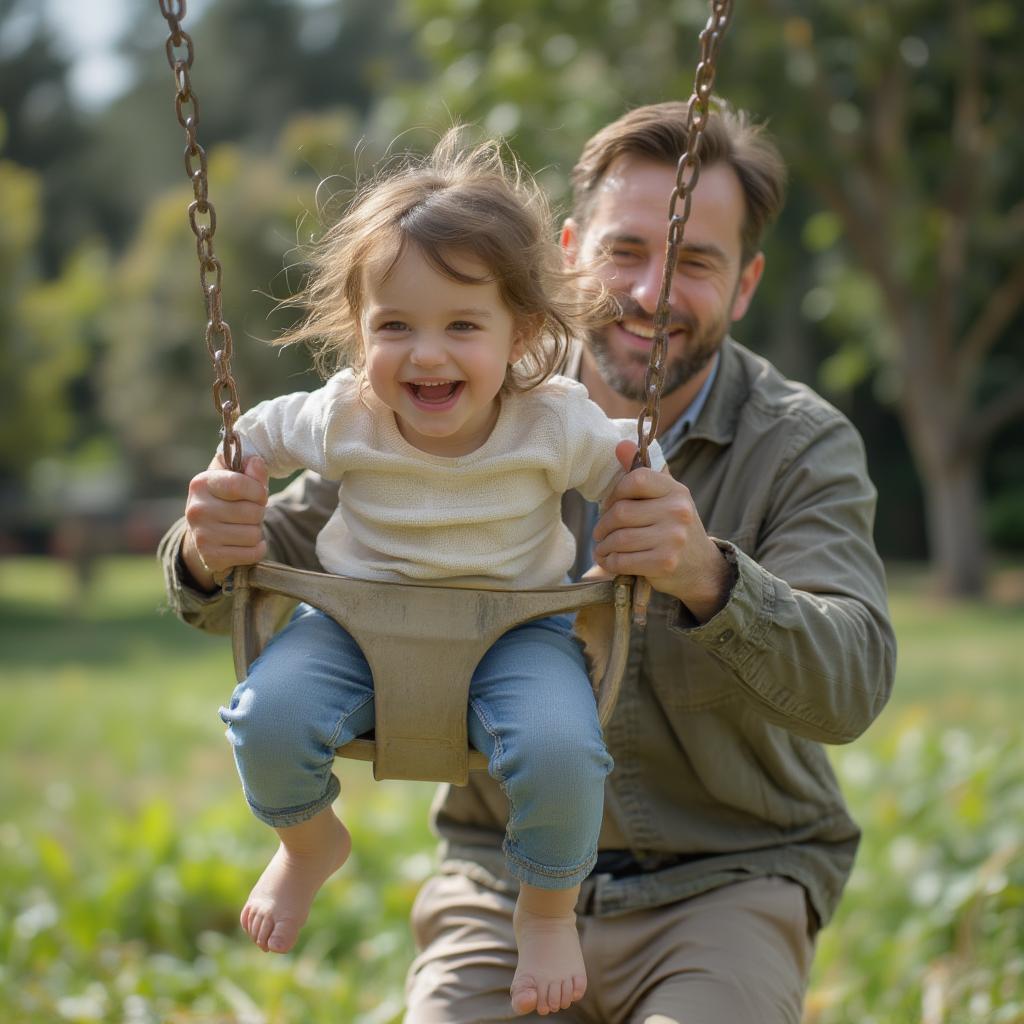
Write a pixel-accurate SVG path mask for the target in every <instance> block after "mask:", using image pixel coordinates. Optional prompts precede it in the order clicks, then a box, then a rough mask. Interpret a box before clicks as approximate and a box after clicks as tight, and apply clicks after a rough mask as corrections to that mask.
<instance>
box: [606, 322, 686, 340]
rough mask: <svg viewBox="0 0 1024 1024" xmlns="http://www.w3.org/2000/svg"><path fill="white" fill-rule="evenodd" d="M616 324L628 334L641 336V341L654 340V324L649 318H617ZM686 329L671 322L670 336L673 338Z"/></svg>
mask: <svg viewBox="0 0 1024 1024" xmlns="http://www.w3.org/2000/svg"><path fill="white" fill-rule="evenodd" d="M615 323H616V326H617V327H618V328H619V329H620V330H621V331H624V332H625V333H626V334H630V335H632V336H633V337H634V338H639V339H640V340H641V341H645V342H648V341H654V333H655V332H654V324H653V323H651V322H650V321H647V320H616V321H615ZM683 330H684V328H683V327H681V326H679V325H678V324H677V325H672V324H669V326H668V336H669V337H670V338H671V337H672V336H673V335H676V334H680V333H681V332H682V331H683Z"/></svg>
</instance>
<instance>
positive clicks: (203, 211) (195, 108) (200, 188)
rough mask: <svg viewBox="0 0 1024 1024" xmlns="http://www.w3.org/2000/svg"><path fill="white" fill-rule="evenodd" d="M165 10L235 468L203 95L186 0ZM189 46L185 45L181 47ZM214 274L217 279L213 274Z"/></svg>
mask: <svg viewBox="0 0 1024 1024" xmlns="http://www.w3.org/2000/svg"><path fill="white" fill-rule="evenodd" d="M157 3H158V4H159V6H160V13H161V14H162V15H163V16H164V19H165V20H166V21H167V27H168V29H169V30H170V31H169V35H168V36H167V42H166V44H165V46H164V49H165V51H166V53H167V63H168V64H169V65H170V68H171V73H172V74H173V75H174V85H175V96H174V111H175V113H176V114H177V117H178V124H180V125H181V127H182V128H184V129H185V143H186V145H185V173H186V174H187V175H188V177H189V180H190V181H191V182H192V192H193V195H194V199H193V200H192V202H191V203H190V204H189V207H188V222H189V226H190V227H191V228H192V233H193V234H194V235H195V237H196V254H197V256H198V257H199V284H200V286H201V287H202V289H203V298H204V299H205V301H206V316H207V321H206V350H207V352H209V354H210V359H211V361H212V362H213V370H214V382H213V405H214V408H215V409H216V410H217V412H219V413H220V415H221V419H222V420H223V427H222V429H221V435H222V440H221V453H222V455H223V457H224V462H225V464H226V465H228V466H230V467H231V468H232V469H233V470H235V471H236V472H240V471H241V468H242V450H241V445H240V444H239V441H238V436H237V435H236V434H235V430H234V424H235V420H236V419H237V418H238V413H239V402H238V389H237V387H236V386H235V378H234V377H233V376H232V373H231V352H232V343H231V327H230V326H229V325H228V322H227V321H226V320H225V319H224V317H223V315H222V312H221V282H222V278H223V270H222V267H221V262H220V260H219V259H218V258H217V256H216V254H215V253H214V250H213V236H214V234H215V233H216V231H217V211H216V210H215V209H214V207H213V203H211V202H210V199H209V195H208V190H209V183H208V181H207V173H206V171H207V167H206V150H205V149H203V147H202V146H200V145H199V141H198V137H197V134H196V129H197V127H198V125H199V97H198V96H196V94H195V92H194V91H193V89H192V79H191V70H192V59H193V56H194V49H193V45H192V37H191V36H190V35H189V34H188V33H187V32H186V31H185V30H184V29H183V28H182V27H181V22H182V19H183V18H184V17H185V5H186V0H157ZM182 47H184V49H182ZM211 275H212V276H213V280H212V281H211V280H210V277H211Z"/></svg>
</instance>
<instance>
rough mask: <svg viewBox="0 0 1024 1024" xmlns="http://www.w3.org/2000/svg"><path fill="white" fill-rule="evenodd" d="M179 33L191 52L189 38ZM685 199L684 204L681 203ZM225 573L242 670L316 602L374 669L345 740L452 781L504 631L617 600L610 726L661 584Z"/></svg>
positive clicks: (234, 462)
mask: <svg viewBox="0 0 1024 1024" xmlns="http://www.w3.org/2000/svg"><path fill="white" fill-rule="evenodd" d="M157 2H158V4H159V7H160V13H161V14H162V15H163V17H164V18H165V20H166V21H167V24H168V27H169V30H170V34H169V35H168V38H167V41H166V45H165V50H166V54H167V61H168V64H169V65H170V67H171V70H172V72H173V74H174V81H175V86H176V94H175V112H176V114H177V118H178V123H179V124H180V125H181V127H182V128H183V129H184V130H185V139H186V147H185V170H186V173H187V174H188V176H189V178H190V180H191V181H192V188H193V193H194V197H195V198H194V200H193V202H192V203H191V204H190V205H189V208H188V218H189V224H190V225H191V228H192V231H193V233H194V235H195V237H196V250H197V254H198V258H199V279H200V284H201V286H202V289H203V296H204V298H205V301H206V308H207V315H208V321H207V326H206V347H207V350H208V352H209V355H210V358H211V361H212V362H213V366H214V373H215V380H214V384H213V400H214V407H215V408H216V409H217V410H218V412H219V413H220V414H221V417H222V420H223V431H222V434H223V440H222V453H223V457H224V462H225V464H226V465H228V466H230V467H231V468H232V469H233V470H235V471H236V472H240V471H241V445H240V444H239V441H238V438H237V437H236V435H235V434H234V431H233V429H232V428H233V424H234V422H235V420H236V418H237V417H238V414H239V411H240V409H239V401H238V393H237V390H236V386H235V381H234V378H233V376H232V373H231V354H232V339H231V329H230V327H229V326H228V324H227V322H226V321H225V320H224V319H223V317H222V314H221V273H222V268H221V263H220V260H219V259H218V258H217V256H216V255H215V253H214V248H213V235H214V232H215V231H216V227H217V217H216V212H215V210H214V207H213V204H212V203H211V202H210V200H209V198H208V194H207V173H206V172H207V167H206V151H205V150H204V149H203V147H202V146H200V145H199V142H198V140H197V135H196V127H197V125H198V122H199V101H198V98H197V97H196V95H195V93H194V92H193V90H192V87H191V79H190V70H191V67H192V61H193V55H194V54H193V43H192V39H191V37H190V36H189V35H188V33H187V32H185V31H184V30H183V29H182V28H181V24H180V22H181V20H182V19H183V18H184V16H185V7H186V0H157ZM710 7H711V14H710V16H709V18H708V21H707V24H706V25H705V27H704V29H703V30H702V31H701V34H700V45H701V54H700V61H699V63H698V65H697V71H696V76H695V82H694V91H693V94H692V96H691V98H690V104H689V108H688V111H687V134H688V140H689V144H688V147H687V151H686V153H685V154H683V155H682V156H681V157H680V159H679V163H678V167H677V173H676V187H675V188H674V189H673V192H672V196H671V199H670V204H669V211H668V213H669V218H668V222H669V227H668V243H667V246H666V254H665V271H664V276H663V279H662V286H661V292H660V295H659V297H658V305H657V309H656V311H655V315H654V344H653V346H652V349H651V357H650V364H649V366H648V368H647V375H646V379H645V385H646V387H645V390H646V394H647V402H646V406H645V408H644V409H643V411H642V412H641V414H640V416H639V418H638V421H637V440H638V450H637V453H636V456H635V458H634V460H633V465H632V467H631V469H636V468H638V467H640V466H649V465H650V458H649V455H648V446H649V444H650V442H651V441H652V440H653V439H654V437H655V435H656V433H657V429H658V417H659V405H660V398H661V391H662V388H663V386H664V375H665V359H666V353H667V348H668V331H667V324H668V316H669V303H668V299H669V292H670V289H671V283H672V278H673V275H674V273H675V267H676V262H677V253H678V248H679V245H680V243H681V241H682V238H683V229H684V227H685V224H686V221H687V219H688V218H689V213H690V201H691V193H692V191H693V188H694V186H695V185H696V184H697V178H698V175H699V173H700V157H699V153H698V148H699V146H700V143H701V137H702V135H703V131H704V125H705V124H706V122H707V117H708V105H709V102H710V99H711V89H712V85H713V82H714V76H715V63H716V58H717V54H718V47H719V43H720V41H721V38H722V36H723V35H724V33H725V30H726V28H727V27H728V23H729V20H730V18H731V13H732V11H731V8H732V0H710ZM182 46H184V52H180V48H181V47H182ZM176 51H178V52H176ZM679 200H682V202H683V209H682V213H680V214H677V213H676V212H675V211H676V203H677V201H679ZM201 221H205V223H203V222H201ZM211 274H212V275H213V280H212V282H211V281H210V279H209V278H210V275H211ZM224 586H225V589H226V590H230V591H231V592H232V593H233V624H232V651H233V656H234V664H235V674H236V676H237V678H238V680H239V681H241V680H243V679H244V678H245V677H246V675H247V674H248V670H249V666H250V665H251V664H252V662H253V661H254V660H255V659H256V658H257V657H258V656H259V654H260V652H261V651H262V650H263V647H264V646H265V645H266V643H267V641H268V640H269V639H270V637H271V636H272V635H273V634H274V633H275V632H276V630H277V629H278V628H279V627H280V626H281V624H282V621H283V619H284V617H285V616H286V615H287V613H288V610H289V609H290V608H291V607H292V606H293V605H294V604H295V602H296V601H303V602H306V603H308V604H311V605H313V606H315V607H317V608H319V609H320V610H321V611H323V612H325V613H326V614H328V615H330V616H331V617H332V618H333V619H335V620H336V621H337V622H338V623H339V624H340V625H342V626H343V627H344V628H345V629H346V630H347V631H348V632H349V633H350V634H351V635H352V636H353V638H354V639H355V640H356V642H357V643H358V644H359V646H360V648H361V649H362V651H363V654H364V655H365V656H366V660H367V662H368V663H369V665H370V669H371V672H372V675H373V681H374V710H375V726H374V731H373V734H372V738H368V737H361V738H359V739H355V740H353V741H351V742H350V743H348V744H346V745H345V746H343V747H340V748H339V749H338V750H337V751H336V753H337V754H338V755H339V756H341V757H350V758H355V759H357V760H364V761H372V762H373V774H374V777H375V778H377V779H410V780H421V781H427V782H450V783H453V784H455V785H465V784H466V783H467V781H468V778H469V771H471V770H474V771H479V770H484V771H485V770H486V769H487V759H486V757H485V756H484V755H483V754H482V753H481V752H480V751H477V750H473V749H472V748H470V747H469V744H468V738H467V730H466V709H467V707H468V699H469V684H470V680H471V677H472V674H473V671H474V669H475V668H476V665H477V663H478V662H479V661H480V659H481V657H482V656H483V654H484V653H485V652H486V651H487V650H488V648H490V647H491V645H492V644H493V643H494V642H495V641H496V640H497V639H498V638H499V637H500V636H501V635H502V634H503V633H506V632H508V631H509V630H510V629H512V628H513V627H514V626H517V625H519V624H521V623H524V622H528V621H530V620H533V619H538V618H541V617H544V616H548V615H554V614H557V613H562V612H571V611H578V610H581V609H584V608H588V607H591V606H596V605H608V606H610V607H611V610H612V615H613V623H614V625H613V630H612V637H611V645H610V650H609V653H608V656H607V664H606V666H604V667H603V671H601V672H600V678H595V679H594V680H593V686H594V692H595V699H596V700H597V706H598V717H599V720H600V723H601V726H602V728H603V727H604V726H605V725H606V724H607V723H608V721H609V719H610V718H611V715H612V712H613V711H614V708H615V703H616V701H617V699H618V694H619V688H620V686H621V683H622V677H623V673H624V670H625V665H626V658H627V655H628V652H629V639H630V619H631V618H632V621H633V623H634V624H635V625H637V626H638V627H641V628H642V627H643V625H644V624H645V622H646V613H647V603H648V601H649V598H650V584H648V583H647V581H646V580H643V579H634V578H633V577H631V576H618V577H616V578H615V579H614V580H607V579H604V580H593V581H588V582H582V583H574V584H569V585H565V586H556V587H544V588H538V589H535V590H513V591H510V590H498V589H488V588H454V587H445V586H442V585H436V586H435V585H425V584H412V583H408V584H406V583H389V582H380V581H368V580H360V579H352V578H349V577H344V576H335V575H331V574H328V573H317V572H310V571H308V570H304V569H295V568H292V567H290V566H287V565H281V564H279V563H275V562H260V563H259V564H257V565H252V566H238V567H236V568H235V569H233V570H232V572H231V576H230V578H229V579H228V580H227V581H225V584H224ZM631 606H632V616H631V615H630V608H631Z"/></svg>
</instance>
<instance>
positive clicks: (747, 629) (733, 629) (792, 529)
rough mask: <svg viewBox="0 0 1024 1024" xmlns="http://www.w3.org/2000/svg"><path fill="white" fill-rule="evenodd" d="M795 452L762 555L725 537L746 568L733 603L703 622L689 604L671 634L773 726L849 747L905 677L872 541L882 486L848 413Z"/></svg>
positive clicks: (779, 486) (724, 545)
mask: <svg viewBox="0 0 1024 1024" xmlns="http://www.w3.org/2000/svg"><path fill="white" fill-rule="evenodd" d="M794 448H795V450H794V452H793V453H792V455H791V457H789V458H787V459H785V460H783V462H782V465H781V466H780V467H779V469H778V472H777V476H776V480H775V482H774V486H773V488H772V497H771V501H770V503H769V508H768V511H767V514H766V517H765V521H764V522H763V523H762V526H761V529H760V531H759V534H758V537H757V541H756V544H755V550H754V551H753V552H752V553H746V552H744V551H741V550H739V549H738V548H737V547H736V546H735V545H733V544H731V543H729V542H727V541H721V540H716V543H718V545H719V547H720V548H721V549H722V550H723V552H724V553H725V555H726V558H727V559H728V560H729V561H730V562H731V563H732V564H733V565H734V567H735V570H736V580H735V584H734V586H733V589H732V591H731V594H730V597H729V600H728V602H727V603H726V605H725V607H724V608H722V609H721V611H719V612H718V614H716V615H715V616H713V617H712V618H711V619H710V620H708V621H707V622H706V623H704V624H703V625H696V623H695V622H694V620H693V619H692V618H690V616H689V613H688V612H687V610H686V608H685V607H684V606H682V605H681V604H678V606H677V607H676V609H675V622H674V623H672V624H671V625H670V629H671V630H672V631H674V632H676V633H677V634H678V635H680V636H681V637H685V638H686V639H687V640H688V641H690V642H692V643H697V644H700V645H701V646H702V647H704V648H705V649H706V650H707V651H709V652H710V653H711V654H712V655H713V657H714V658H715V660H716V661H718V662H719V663H720V664H721V666H722V667H723V669H724V670H725V671H726V672H727V673H728V675H729V676H731V678H732V679H733V680H734V681H735V684H736V685H737V686H739V687H741V688H742V689H743V691H744V692H745V694H746V696H747V697H748V698H749V699H750V700H751V701H753V703H754V704H755V705H756V707H757V709H758V710H759V712H760V713H761V714H762V715H763V716H764V717H765V718H767V719H768V720H769V721H771V722H772V723H774V724H777V725H780V726H782V727H784V728H786V729H787V730H789V731H790V732H793V733H795V734H797V735H799V736H803V737H805V738H807V739H812V740H817V741H819V742H823V743H846V742H849V741H851V740H854V739H856V737H857V736H859V735H860V734H861V733H862V732H863V731H864V730H865V729H866V728H867V727H868V726H869V725H870V724H871V722H872V721H873V720H874V719H875V717H876V716H877V715H878V714H879V712H880V711H881V710H882V708H883V707H884V706H885V703H886V701H887V700H888V698H889V694H890V692H891V689H892V683H893V677H894V674H895V662H896V641H895V637H894V634H893V630H892V626H891V624H890V622H889V613H888V606H887V599H886V587H885V574H884V570H883V567H882V563H881V560H880V558H879V557H878V554H877V552H876V551H875V546H874V542H873V540H872V527H873V521H874V511H875V499H876V492H875V489H874V487H873V485H872V484H871V481H870V480H869V478H868V474H867V467H866V460H865V456H864V449H863V444H862V442H861V439H860V436H859V435H858V434H857V432H856V430H854V428H853V427H852V425H850V424H849V423H848V422H847V421H846V420H845V419H844V418H842V417H835V418H833V419H830V420H829V421H828V422H827V423H825V424H819V427H818V429H816V430H815V431H812V432H811V433H810V435H809V436H803V437H801V438H798V439H797V440H796V442H795V445H794ZM670 622H671V620H670Z"/></svg>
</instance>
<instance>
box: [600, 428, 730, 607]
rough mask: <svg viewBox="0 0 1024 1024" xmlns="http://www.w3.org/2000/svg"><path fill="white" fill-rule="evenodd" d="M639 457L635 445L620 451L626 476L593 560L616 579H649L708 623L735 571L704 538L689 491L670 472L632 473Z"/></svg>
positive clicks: (612, 499)
mask: <svg viewBox="0 0 1024 1024" xmlns="http://www.w3.org/2000/svg"><path fill="white" fill-rule="evenodd" d="M635 452H636V445H635V444H634V443H633V442H632V441H620V442H619V444H618V445H617V446H616V449H615V454H616V456H617V457H618V459H619V462H620V463H622V467H623V469H625V470H627V473H626V475H625V476H624V477H623V478H622V479H621V480H620V481H619V482H618V484H617V485H616V487H615V489H614V490H613V491H612V493H611V496H610V497H609V498H608V501H607V503H606V510H605V512H604V514H603V515H602V516H601V518H600V520H598V523H597V526H596V528H595V529H594V560H595V561H596V562H597V564H598V565H600V566H601V567H602V568H603V569H606V570H607V571H608V572H610V573H612V574H613V575H618V574H620V573H623V574H627V575H630V576H645V577H646V578H647V579H648V580H649V581H650V584H651V586H652V587H654V589H655V590H660V591H661V592H662V593H664V594H670V595H672V596H673V597H677V598H678V599H679V600H680V601H682V602H683V604H685V605H686V607H687V608H688V609H689V610H690V613H691V614H692V615H693V617H694V618H695V619H697V621H698V622H702V623H703V622H707V620H708V619H710V618H711V617H712V616H713V615H714V614H715V613H716V612H718V611H719V610H721V609H722V608H723V607H724V606H725V603H726V601H727V600H728V598H729V590H730V588H731V586H732V580H733V571H732V568H731V567H730V565H729V563H728V562H727V561H726V558H725V555H723V554H722V552H721V550H720V549H719V548H718V545H717V544H715V542H714V541H713V540H711V538H710V537H709V536H708V535H707V533H706V532H705V530H704V524H703V523H702V522H701V521H700V516H699V515H698V514H697V509H696V507H695V506H694V504H693V498H692V497H691V496H690V491H689V488H687V487H686V486H685V485H684V484H681V483H680V482H679V481H678V480H676V479H674V478H673V477H672V475H671V474H670V473H669V472H668V470H667V469H666V470H665V471H664V472H661V473H658V472H656V471H655V470H652V469H643V468H641V469H637V470H635V471H634V472H632V473H630V472H628V470H629V467H630V466H631V465H632V464H633V455H634V453H635Z"/></svg>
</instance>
